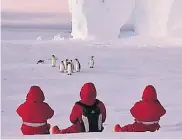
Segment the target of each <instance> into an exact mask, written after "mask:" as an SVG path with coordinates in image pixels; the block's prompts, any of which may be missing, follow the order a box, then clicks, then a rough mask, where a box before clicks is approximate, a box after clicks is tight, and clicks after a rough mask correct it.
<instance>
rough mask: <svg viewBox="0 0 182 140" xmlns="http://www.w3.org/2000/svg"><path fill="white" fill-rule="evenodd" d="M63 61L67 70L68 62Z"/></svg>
mask: <svg viewBox="0 0 182 140" xmlns="http://www.w3.org/2000/svg"><path fill="white" fill-rule="evenodd" d="M63 63H64V68H65V70H67V62H66V61H64V62H63Z"/></svg>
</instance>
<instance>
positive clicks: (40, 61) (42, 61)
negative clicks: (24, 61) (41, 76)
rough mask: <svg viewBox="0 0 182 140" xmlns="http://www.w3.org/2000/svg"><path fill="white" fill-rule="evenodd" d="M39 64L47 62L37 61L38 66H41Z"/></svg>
mask: <svg viewBox="0 0 182 140" xmlns="http://www.w3.org/2000/svg"><path fill="white" fill-rule="evenodd" d="M39 63H41V64H43V63H45V62H44V60H39V61H37V64H39Z"/></svg>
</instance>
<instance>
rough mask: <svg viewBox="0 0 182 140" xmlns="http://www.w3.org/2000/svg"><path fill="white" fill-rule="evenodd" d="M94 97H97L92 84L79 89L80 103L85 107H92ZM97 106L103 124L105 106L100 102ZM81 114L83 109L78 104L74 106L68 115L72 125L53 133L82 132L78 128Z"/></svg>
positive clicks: (86, 84) (79, 127)
mask: <svg viewBox="0 0 182 140" xmlns="http://www.w3.org/2000/svg"><path fill="white" fill-rule="evenodd" d="M96 96H97V93H96V88H95V86H94V84H93V83H85V84H84V85H83V87H82V88H81V91H80V98H81V100H80V102H81V103H83V104H85V105H88V106H91V105H94V103H95V102H96ZM97 100H98V99H97ZM97 106H98V107H99V108H100V111H101V114H102V122H105V120H106V108H105V105H104V104H103V103H102V102H101V101H100V100H98V105H97ZM82 114H83V107H82V106H80V105H78V104H75V105H74V106H73V109H72V112H71V114H70V121H71V123H73V125H72V126H70V127H68V128H66V129H63V130H61V131H58V130H56V131H57V132H55V133H79V132H82V128H81V126H80V121H81V119H82ZM56 129H57V128H56Z"/></svg>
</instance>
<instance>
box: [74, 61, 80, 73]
mask: <svg viewBox="0 0 182 140" xmlns="http://www.w3.org/2000/svg"><path fill="white" fill-rule="evenodd" d="M75 61H76V63H75V71H76V72H80V70H81V65H80V62H79V60H78V59H77V58H76V59H75Z"/></svg>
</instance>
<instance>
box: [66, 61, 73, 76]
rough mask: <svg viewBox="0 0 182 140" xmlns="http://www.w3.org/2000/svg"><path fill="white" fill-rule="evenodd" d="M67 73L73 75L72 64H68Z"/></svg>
mask: <svg viewBox="0 0 182 140" xmlns="http://www.w3.org/2000/svg"><path fill="white" fill-rule="evenodd" d="M67 73H68V75H72V65H71V62H68V67H67Z"/></svg>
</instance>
